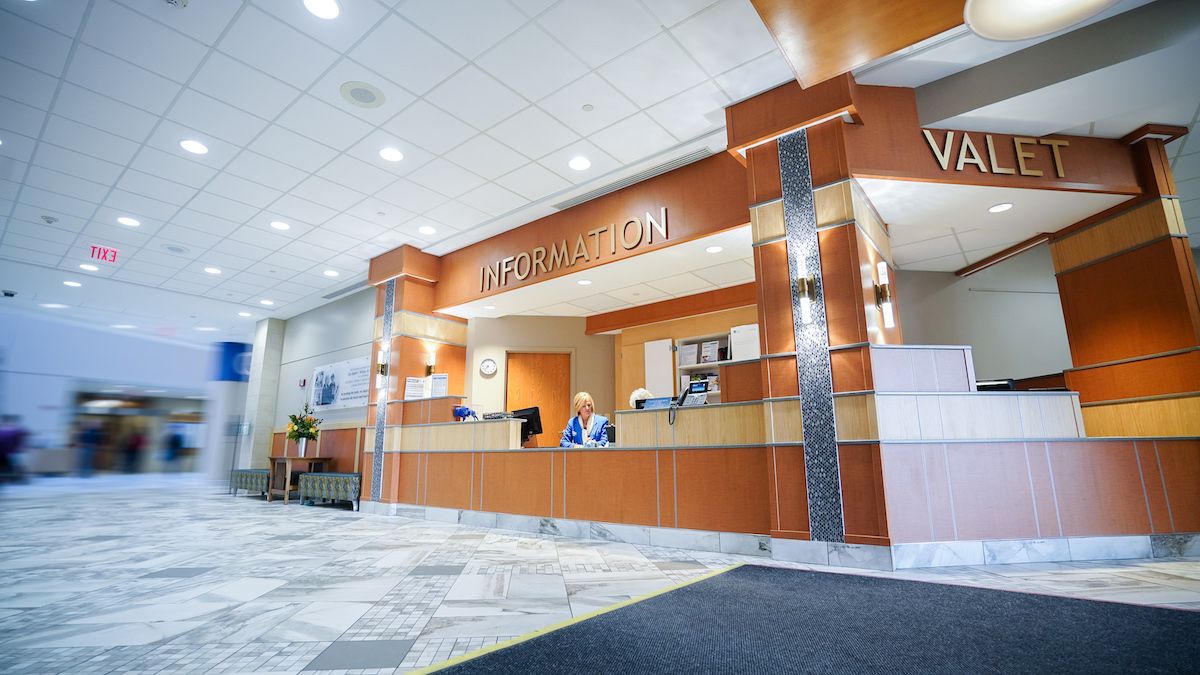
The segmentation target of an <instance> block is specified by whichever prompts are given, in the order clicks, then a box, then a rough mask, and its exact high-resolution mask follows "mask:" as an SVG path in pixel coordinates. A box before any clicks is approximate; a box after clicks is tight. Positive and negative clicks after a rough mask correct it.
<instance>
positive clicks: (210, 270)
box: [204, 267, 221, 274]
mask: <svg viewBox="0 0 1200 675" xmlns="http://www.w3.org/2000/svg"><path fill="white" fill-rule="evenodd" d="M204 271H205V272H207V273H209V274H220V273H221V270H220V268H217V267H205V268H204Z"/></svg>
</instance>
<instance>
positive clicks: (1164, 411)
mask: <svg viewBox="0 0 1200 675" xmlns="http://www.w3.org/2000/svg"><path fill="white" fill-rule="evenodd" d="M1083 426H1084V428H1085V429H1087V435H1088V436H1134V437H1145V436H1200V396H1187V397H1181V398H1164V399H1157V400H1153V401H1135V402H1131V403H1112V404H1109V405H1097V406H1087V407H1085V408H1084V409H1083Z"/></svg>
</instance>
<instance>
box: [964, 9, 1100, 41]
mask: <svg viewBox="0 0 1200 675" xmlns="http://www.w3.org/2000/svg"><path fill="white" fill-rule="evenodd" d="M1116 1H1117V0H1055V1H1054V2H1012V0H967V4H966V7H964V8H963V21H964V22H965V23H966V24H967V26H969V27H970V28H971V30H972V31H973V32H974V33H975V34H976V35H978V36H980V37H983V38H987V39H989V40H1028V39H1030V38H1035V37H1041V36H1043V35H1049V34H1050V33H1053V32H1056V31H1060V30H1062V29H1064V28H1068V27H1070V26H1073V25H1075V24H1077V23H1079V22H1080V21H1083V20H1084V19H1087V18H1089V17H1092V16H1095V15H1096V14H1098V13H1100V12H1101V11H1103V10H1105V9H1108V8H1109V7H1110V6H1112V5H1115V4H1116Z"/></svg>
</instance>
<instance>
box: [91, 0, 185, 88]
mask: <svg viewBox="0 0 1200 675" xmlns="http://www.w3.org/2000/svg"><path fill="white" fill-rule="evenodd" d="M130 35H136V36H137V39H136V40H131V39H129V36H130ZM80 37H81V39H82V40H83V42H85V43H87V44H89V45H91V46H93V47H96V48H97V49H102V50H104V51H106V52H108V53H109V54H112V55H113V56H116V57H118V58H122V59H125V60H126V61H129V62H131V63H139V64H143V65H144V66H145V67H146V68H147V69H149V70H152V71H154V72H156V73H158V74H159V75H162V76H163V77H167V78H170V79H172V80H175V81H176V82H186V81H187V79H188V78H189V77H190V76H191V74H192V73H193V72H195V70H196V66H198V65H199V64H200V60H201V59H203V58H204V54H205V53H206V52H207V51H208V48H207V47H206V46H205V45H204V44H203V43H200V42H198V41H196V40H193V39H192V38H190V37H188V36H186V35H183V34H182V33H177V32H176V31H174V30H171V29H170V28H167V27H166V26H164V25H162V24H161V23H158V22H156V21H151V20H150V19H148V18H147V17H145V16H142V15H141V14H138V13H136V12H133V11H131V10H130V9H128V8H127V7H125V6H123V5H118V4H117V3H115V2H112V1H111V0H96V2H95V3H94V4H93V5H92V9H91V12H90V13H89V14H88V20H87V25H86V26H84V28H83V33H82V34H81V36H80Z"/></svg>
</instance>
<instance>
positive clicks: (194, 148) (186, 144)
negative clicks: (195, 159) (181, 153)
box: [179, 138, 208, 155]
mask: <svg viewBox="0 0 1200 675" xmlns="http://www.w3.org/2000/svg"><path fill="white" fill-rule="evenodd" d="M179 147H181V148H183V149H184V150H187V151H188V152H190V153H192V154H193V155H206V154H208V146H207V145H205V144H203V143H201V142H200V141H193V140H192V139H190V138H189V139H186V140H182V141H179Z"/></svg>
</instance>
